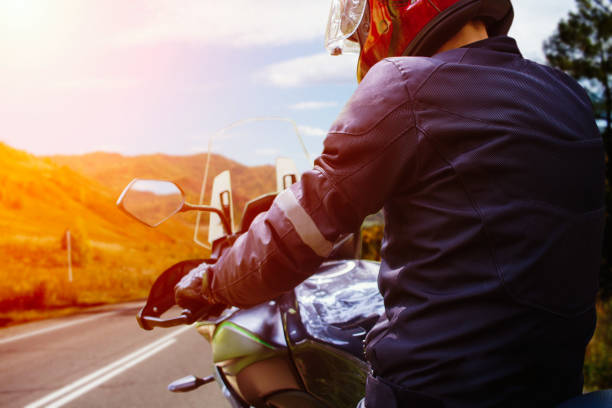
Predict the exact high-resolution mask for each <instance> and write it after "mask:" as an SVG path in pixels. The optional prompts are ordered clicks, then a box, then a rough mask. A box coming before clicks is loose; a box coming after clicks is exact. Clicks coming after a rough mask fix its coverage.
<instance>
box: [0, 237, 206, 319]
mask: <svg viewBox="0 0 612 408" xmlns="http://www.w3.org/2000/svg"><path fill="white" fill-rule="evenodd" d="M73 243H74V244H75V245H73V265H72V266H73V268H72V273H73V281H72V282H69V280H68V257H67V252H66V250H65V249H64V248H62V247H63V246H64V245H63V244H64V243H63V242H62V241H61V240H60V239H56V238H54V237H27V236H24V237H11V239H7V238H5V239H4V240H3V241H0V257H1V259H3V260H4V262H3V266H2V267H1V268H0V327H1V326H6V325H10V324H16V323H19V322H24V321H28V320H35V319H38V318H45V317H49V316H57V315H61V314H65V313H68V311H69V310H70V309H73V308H75V307H76V308H80V307H84V306H92V305H98V304H106V303H117V302H124V301H130V300H137V299H144V298H146V296H147V294H148V291H149V289H150V287H151V285H152V284H153V282H154V281H155V279H156V278H157V276H158V275H159V274H160V273H161V272H162V271H163V270H164V269H165V268H167V267H168V266H170V265H172V264H173V263H176V262H179V261H181V260H184V259H187V258H203V257H205V256H207V254H206V253H203V252H204V251H203V250H202V249H201V248H198V247H195V246H194V245H193V244H191V245H190V244H187V243H185V242H169V243H159V242H157V243H155V245H152V244H150V243H142V242H140V243H135V244H134V245H131V244H128V245H126V244H117V243H105V242H91V241H89V240H87V239H83V238H80V237H79V236H78V235H76V237H75V239H74V240H73Z"/></svg>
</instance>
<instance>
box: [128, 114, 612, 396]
mask: <svg viewBox="0 0 612 408" xmlns="http://www.w3.org/2000/svg"><path fill="white" fill-rule="evenodd" d="M259 121H260V120H257V119H256V120H246V121H242V122H239V123H237V124H234V125H230V127H228V128H225V129H223V130H222V131H221V132H219V133H218V134H216V135H215V136H217V139H221V140H224V139H225V138H224V137H225V136H227V134H226V130H228V129H233V128H234V127H236V126H238V125H242V124H244V123H247V124H248V123H252V122H259ZM281 121H286V120H281ZM290 123H291V124H292V125H294V124H293V123H292V122H290ZM294 127H295V133H296V135H297V138H298V140H299V142H300V144H301V148H302V150H303V151H304V152H306V160H305V162H306V164H307V165H308V164H310V162H309V156H308V153H307V150H306V147H305V145H304V143H303V141H302V140H301V138H300V136H299V134H298V133H297V127H296V126H294ZM264 133H265V132H264ZM213 139H214V137H213V138H211V141H212V140H213ZM227 139H231V138H227ZM261 144H262V140H261V132H260V133H259V136H258V138H257V145H259V146H260V145H261ZM211 145H212V143H210V142H209V152H208V156H207V166H206V170H205V175H204V181H203V183H202V188H201V194H200V203H199V204H192V203H188V202H186V201H185V194H184V192H183V190H182V189H181V187H179V186H178V185H177V184H175V183H173V182H169V181H161V180H143V179H134V180H133V181H132V182H131V183H130V184H129V185H128V186H127V187H126V188H125V190H124V191H123V192H122V194H121V196H120V197H119V199H118V201H117V204H118V206H119V208H120V209H121V210H123V211H124V212H126V213H127V214H129V215H130V216H132V217H134V218H135V219H137V220H138V221H140V222H143V223H144V224H146V225H148V226H150V227H156V226H158V225H160V224H161V223H163V222H165V221H166V220H168V219H169V218H171V217H172V216H173V215H175V214H177V213H179V212H185V211H197V212H198V213H197V214H198V217H197V220H196V229H195V233H194V240H195V242H196V243H198V244H200V245H203V246H206V242H203V241H204V240H203V239H202V237H201V235H202V231H204V232H205V231H206V229H205V228H202V227H201V224H202V218H201V216H200V215H201V214H208V215H209V223H208V228H207V230H208V237H207V241H208V242H209V243H210V244H211V246H210V249H211V255H210V257H209V258H207V259H191V260H185V261H182V262H179V263H177V264H175V265H173V266H171V267H170V268H168V269H166V270H165V271H164V272H163V273H162V274H161V275H160V276H159V277H158V278H157V280H156V281H155V283H154V284H153V286H152V288H151V290H150V293H149V296H148V299H147V301H146V304H145V306H144V307H143V308H142V309H141V310H140V311H139V313H138V315H137V321H138V324H139V325H140V327H141V328H142V329H144V330H152V329H153V328H155V327H173V326H178V325H184V324H187V325H194V326H195V329H196V330H197V331H198V332H199V333H200V334H201V335H202V336H203V337H204V338H205V339H206V340H208V342H209V343H210V345H211V347H212V358H213V375H211V376H209V377H206V378H198V377H195V376H187V377H184V378H181V379H179V380H176V381H174V382H172V383H171V384H170V385H169V386H168V389H169V390H170V391H173V392H187V391H192V390H195V389H196V388H199V387H200V386H202V385H205V384H208V383H212V382H214V381H216V382H217V383H218V385H219V387H220V388H221V390H222V392H223V395H224V396H225V398H226V399H227V400H228V402H229V403H230V405H231V406H232V407H233V408H245V407H256V408H260V407H261V408H332V407H333V408H336V407H338V408H345V407H346V408H353V407H355V406H356V405H357V404H358V402H359V401H360V400H361V399H362V398H363V396H364V392H365V381H366V378H367V373H368V365H367V363H366V361H365V356H364V353H363V342H364V339H365V336H366V334H367V332H368V331H369V330H370V329H371V328H372V326H373V325H374V324H375V323H376V321H377V320H378V319H379V317H380V315H381V314H382V313H383V312H384V303H383V299H382V296H381V295H380V293H379V291H378V286H377V276H378V269H379V264H378V263H377V262H373V261H366V260H361V259H359V253H360V245H361V243H360V239H359V234H358V233H354V234H348V235H346V236H344V237H341V239H339V240H338V242H337V243H336V244H335V246H334V250H333V251H332V254H331V255H330V256H329V258H328V259H327V260H326V261H325V262H323V264H322V265H321V266H320V267H319V268H318V269H317V271H316V272H315V273H314V274H313V275H312V276H311V277H310V278H308V279H306V280H305V281H304V282H303V283H301V284H300V285H298V286H297V287H296V288H295V289H294V290H293V291H290V292H287V293H285V294H283V295H282V296H280V297H279V298H277V299H275V300H272V301H270V302H267V303H263V304H260V305H258V306H255V307H253V308H250V309H238V308H235V307H232V308H228V309H226V310H224V311H219V312H220V315H219V316H218V317H217V318H215V319H212V320H207V319H206V316H202V312H199V311H192V310H183V311H182V312H181V313H180V314H178V315H176V316H172V317H163V316H162V315H164V314H165V313H166V312H168V311H169V310H171V309H173V307H174V306H175V299H174V286H175V285H176V284H177V283H178V282H179V281H180V279H181V278H182V277H183V276H184V275H186V274H187V273H188V272H189V271H191V270H192V269H193V268H195V267H197V266H199V265H201V264H202V263H208V264H214V263H215V262H216V261H217V260H218V259H219V257H220V256H221V254H222V253H223V251H225V250H227V249H228V248H230V247H231V245H232V244H233V242H234V241H235V240H236V238H237V237H238V236H240V234H243V233H244V232H246V231H247V230H248V227H249V225H250V223H251V222H252V221H253V219H254V218H255V217H256V216H257V215H258V214H260V213H262V212H264V211H267V210H268V208H269V207H270V206H271V204H272V201H273V200H274V198H275V197H276V195H277V194H278V192H279V191H282V190H283V189H285V188H287V187H289V185H291V184H292V183H294V182H296V181H297V180H299V175H300V174H301V173H300V172H299V171H298V169H297V166H296V162H295V161H294V160H291V159H288V158H286V157H277V159H276V163H275V171H276V181H277V183H276V191H275V192H264V193H263V194H258V195H257V196H256V198H254V199H251V200H250V201H248V202H246V203H245V204H244V209H243V211H242V216H241V217H240V218H239V219H240V223H239V227H237V228H236V227H234V215H235V214H234V213H235V211H234V204H233V199H232V198H233V197H232V188H231V176H230V172H229V171H228V170H227V169H226V170H224V171H222V172H220V173H219V174H218V175H217V176H216V177H215V178H214V180H213V181H212V192H211V193H210V196H211V198H210V202H209V204H208V205H204V204H202V203H203V199H204V197H205V190H206V186H207V174H208V172H209V168H210V166H209V164H210V162H211V157H212V156H213V154H212V150H211ZM232 146H233V148H238V147H240V148H242V149H243V150H244V151H249V149H250V148H249V147H246V146H245V145H244V144H232ZM264 150H265V149H264ZM298 150H299V149H298ZM251 151H252V149H251ZM268 151H270V152H272V151H275V152H276V149H268ZM294 152H295V150H294ZM230 164H231V163H230ZM230 167H231V166H230ZM242 200H243V201H244V197H242ZM610 406H612V390H605V391H598V392H593V393H589V394H585V395H582V396H579V397H576V398H574V399H572V400H570V401H567V402H565V403H563V404H562V405H560V406H559V407H558V408H581V407H591V408H598V407H610Z"/></svg>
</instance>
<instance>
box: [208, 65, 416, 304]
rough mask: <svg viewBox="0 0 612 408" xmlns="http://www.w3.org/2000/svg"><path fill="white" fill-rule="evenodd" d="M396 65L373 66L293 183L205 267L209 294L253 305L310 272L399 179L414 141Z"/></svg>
mask: <svg viewBox="0 0 612 408" xmlns="http://www.w3.org/2000/svg"><path fill="white" fill-rule="evenodd" d="M404 88H405V87H404V86H403V81H402V79H401V73H400V72H399V71H398V70H397V68H396V67H395V65H394V64H393V62H391V61H386V60H385V61H382V62H380V63H379V64H377V65H376V66H375V67H374V68H372V69H371V70H370V72H369V73H368V75H367V76H366V77H365V79H364V80H363V81H362V83H361V84H360V86H359V87H358V89H357V90H356V91H355V93H354V94H353V96H352V97H351V99H350V101H349V102H348V104H347V105H346V106H345V108H344V110H343V111H342V112H341V114H340V116H339V117H338V119H337V120H336V122H335V123H334V124H333V125H332V127H331V129H330V132H329V134H328V135H327V138H326V139H325V142H324V150H323V153H322V155H321V156H320V157H319V158H317V159H316V161H315V166H314V168H313V169H312V170H310V171H307V172H306V173H304V174H303V175H302V178H301V180H300V181H299V182H298V183H295V184H293V185H292V186H291V187H290V188H289V189H287V190H285V191H283V192H282V193H280V194H279V195H278V197H277V198H276V199H275V200H274V202H273V204H272V206H271V208H270V209H269V210H268V211H267V212H266V213H263V214H260V215H259V216H258V217H256V218H255V220H254V221H253V223H252V224H251V227H250V228H249V230H248V232H246V233H245V234H243V235H242V236H240V237H239V238H238V239H237V240H236V242H235V244H234V245H233V247H232V248H231V249H228V250H227V251H225V252H224V254H223V256H222V257H221V258H220V259H219V261H218V262H217V263H216V264H215V265H214V266H211V267H210V269H209V272H210V273H209V282H208V286H209V288H208V290H209V294H210V295H211V296H212V298H213V299H215V300H216V301H218V302H223V303H225V304H230V305H235V306H239V307H250V306H254V305H256V304H259V303H262V302H264V301H266V300H270V299H273V298H275V297H277V296H279V295H280V294H281V293H283V292H286V291H288V290H290V289H292V288H293V287H295V286H296V285H298V284H299V283H300V282H302V281H303V280H304V279H306V278H307V277H308V276H310V275H311V274H313V273H314V272H315V270H316V268H317V267H318V266H319V265H320V263H321V262H322V261H323V260H324V259H325V258H326V257H327V256H328V255H329V253H330V252H331V250H332V247H333V243H334V242H335V241H336V239H337V238H338V236H339V235H340V234H342V233H349V232H353V231H356V230H357V229H358V228H359V227H360V225H361V223H362V221H363V219H364V218H365V217H366V216H367V215H369V214H372V213H375V212H377V211H378V210H380V209H381V208H382V206H383V204H384V202H385V201H386V200H387V199H388V197H389V196H390V195H391V194H392V193H393V192H394V190H395V189H396V188H397V186H398V184H400V183H401V182H402V179H403V178H404V177H405V173H406V171H407V170H406V162H407V158H408V157H410V156H411V155H412V152H413V150H414V145H415V133H416V132H415V126H414V119H413V117H414V116H413V113H412V104H411V102H410V99H411V98H410V95H409V93H408V91H407V90H406V89H404Z"/></svg>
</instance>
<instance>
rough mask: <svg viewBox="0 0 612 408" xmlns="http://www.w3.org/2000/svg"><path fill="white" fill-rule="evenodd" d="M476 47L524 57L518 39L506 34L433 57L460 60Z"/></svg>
mask: <svg viewBox="0 0 612 408" xmlns="http://www.w3.org/2000/svg"><path fill="white" fill-rule="evenodd" d="M475 49H480V50H487V51H492V52H494V53H504V54H510V55H513V56H518V57H522V55H521V52H520V51H519V49H518V46H517V44H516V40H515V39H514V38H511V37H508V36H505V35H500V36H497V37H489V38H485V39H484V40H480V41H476V42H473V43H471V44H468V45H464V46H463V47H461V48H455V49H453V50H449V51H445V52H441V53H439V54H436V55H434V56H433V57H432V58H435V59H438V60H441V61H444V62H459V61H461V60H462V59H463V57H464V56H465V54H467V53H468V51H470V50H475Z"/></svg>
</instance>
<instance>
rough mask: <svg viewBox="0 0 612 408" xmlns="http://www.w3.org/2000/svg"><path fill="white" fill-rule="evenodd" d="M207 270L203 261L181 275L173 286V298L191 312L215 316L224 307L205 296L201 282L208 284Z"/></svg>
mask: <svg viewBox="0 0 612 408" xmlns="http://www.w3.org/2000/svg"><path fill="white" fill-rule="evenodd" d="M207 270H208V265H207V264H205V263H203V264H201V265H199V266H198V267H196V268H194V269H192V270H191V271H190V272H189V273H188V274H187V275H185V276H183V278H182V279H181V280H180V282H179V283H177V284H176V286H175V287H174V299H175V300H176V304H177V305H179V306H181V307H182V308H184V309H189V310H190V311H191V312H193V313H198V312H199V313H202V314H204V315H208V316H213V315H215V316H216V315H218V314H220V313H221V312H222V311H223V309H225V306H224V305H220V304H218V303H214V302H213V300H212V299H210V298H209V297H208V296H206V289H205V288H204V287H203V286H202V284H203V283H204V284H206V285H207V286H208V277H207V276H206V273H207Z"/></svg>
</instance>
